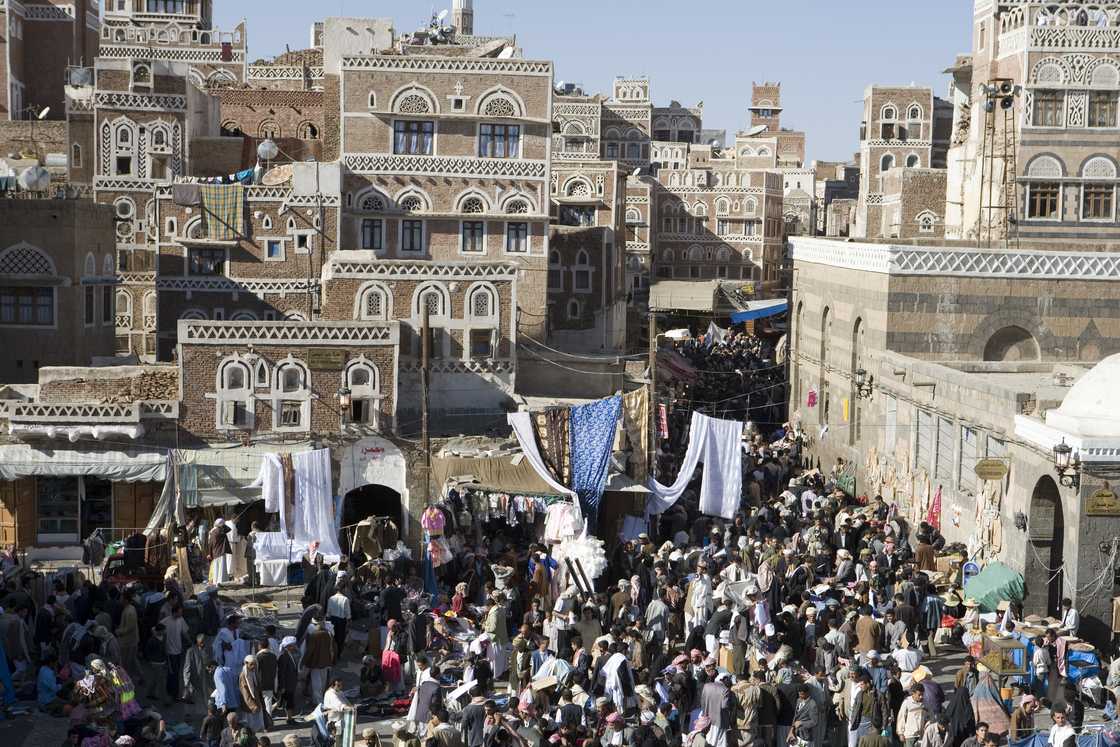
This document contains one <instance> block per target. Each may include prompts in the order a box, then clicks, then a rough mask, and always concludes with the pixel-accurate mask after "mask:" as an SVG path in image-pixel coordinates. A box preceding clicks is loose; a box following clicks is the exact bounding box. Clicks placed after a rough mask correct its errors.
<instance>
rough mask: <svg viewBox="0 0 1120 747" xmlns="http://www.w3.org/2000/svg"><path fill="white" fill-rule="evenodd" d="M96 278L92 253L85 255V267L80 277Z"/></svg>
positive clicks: (95, 267) (95, 262)
mask: <svg viewBox="0 0 1120 747" xmlns="http://www.w3.org/2000/svg"><path fill="white" fill-rule="evenodd" d="M96 276H97V259H96V258H94V256H93V252H88V253H86V261H85V265H84V266H83V267H82V277H83V278H92V277H96Z"/></svg>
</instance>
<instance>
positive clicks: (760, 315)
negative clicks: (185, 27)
mask: <svg viewBox="0 0 1120 747" xmlns="http://www.w3.org/2000/svg"><path fill="white" fill-rule="evenodd" d="M787 311H789V301H786V300H785V299H783V298H779V299H775V300H773V301H750V302H749V303H748V304H747V308H746V310H744V311H736V312H735V313H734V314H732V315H731V323H732V324H742V323H743V322H749V321H751V320H753V319H765V318H766V317H768V316H776V315H778V314H784V313H785V312H787Z"/></svg>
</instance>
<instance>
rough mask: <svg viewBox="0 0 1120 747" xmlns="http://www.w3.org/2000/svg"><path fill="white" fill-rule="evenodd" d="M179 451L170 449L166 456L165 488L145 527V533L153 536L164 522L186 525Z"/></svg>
mask: <svg viewBox="0 0 1120 747" xmlns="http://www.w3.org/2000/svg"><path fill="white" fill-rule="evenodd" d="M175 454H177V452H175V451H174V450H168V452H167V456H166V457H164V463H165V467H164V474H165V475H166V477H165V479H164V481H163V490H162V491H160V494H159V499H158V500H156V505H155V507H154V508H153V509H152V515H151V516H150V517H149V518H148V525H147V526H146V527H145V528H144V534H146V535H148V536H151V535H152V533H153V532H155V531H156V530H157V529H159V528H160V527H161V526H163V525H164V523H170V524H174V525H176V526H186V523H187V512H186V510H185V509H184V508H183V501H182V500H181V499H180V497H179V487H178V483H179V480H178V477H177V474H178V466H179V465H177V461H178V457H177V456H175Z"/></svg>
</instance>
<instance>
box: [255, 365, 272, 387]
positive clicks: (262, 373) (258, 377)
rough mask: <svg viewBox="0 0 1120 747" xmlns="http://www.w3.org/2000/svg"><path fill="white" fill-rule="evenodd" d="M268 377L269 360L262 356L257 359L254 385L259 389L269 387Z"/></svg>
mask: <svg viewBox="0 0 1120 747" xmlns="http://www.w3.org/2000/svg"><path fill="white" fill-rule="evenodd" d="M268 379H269V375H268V362H267V361H266V360H265V359H264V358H261V359H260V360H259V361H257V367H256V370H255V371H254V372H253V385H254V386H256V387H257V389H267V388H268Z"/></svg>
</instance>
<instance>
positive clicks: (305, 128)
mask: <svg viewBox="0 0 1120 747" xmlns="http://www.w3.org/2000/svg"><path fill="white" fill-rule="evenodd" d="M297 133H298V136H299V139H300V140H318V139H319V128H318V127H316V126H315V125H314V124H313V123H311V122H303V123H301V124H300V126H299V129H298V130H297Z"/></svg>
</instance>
